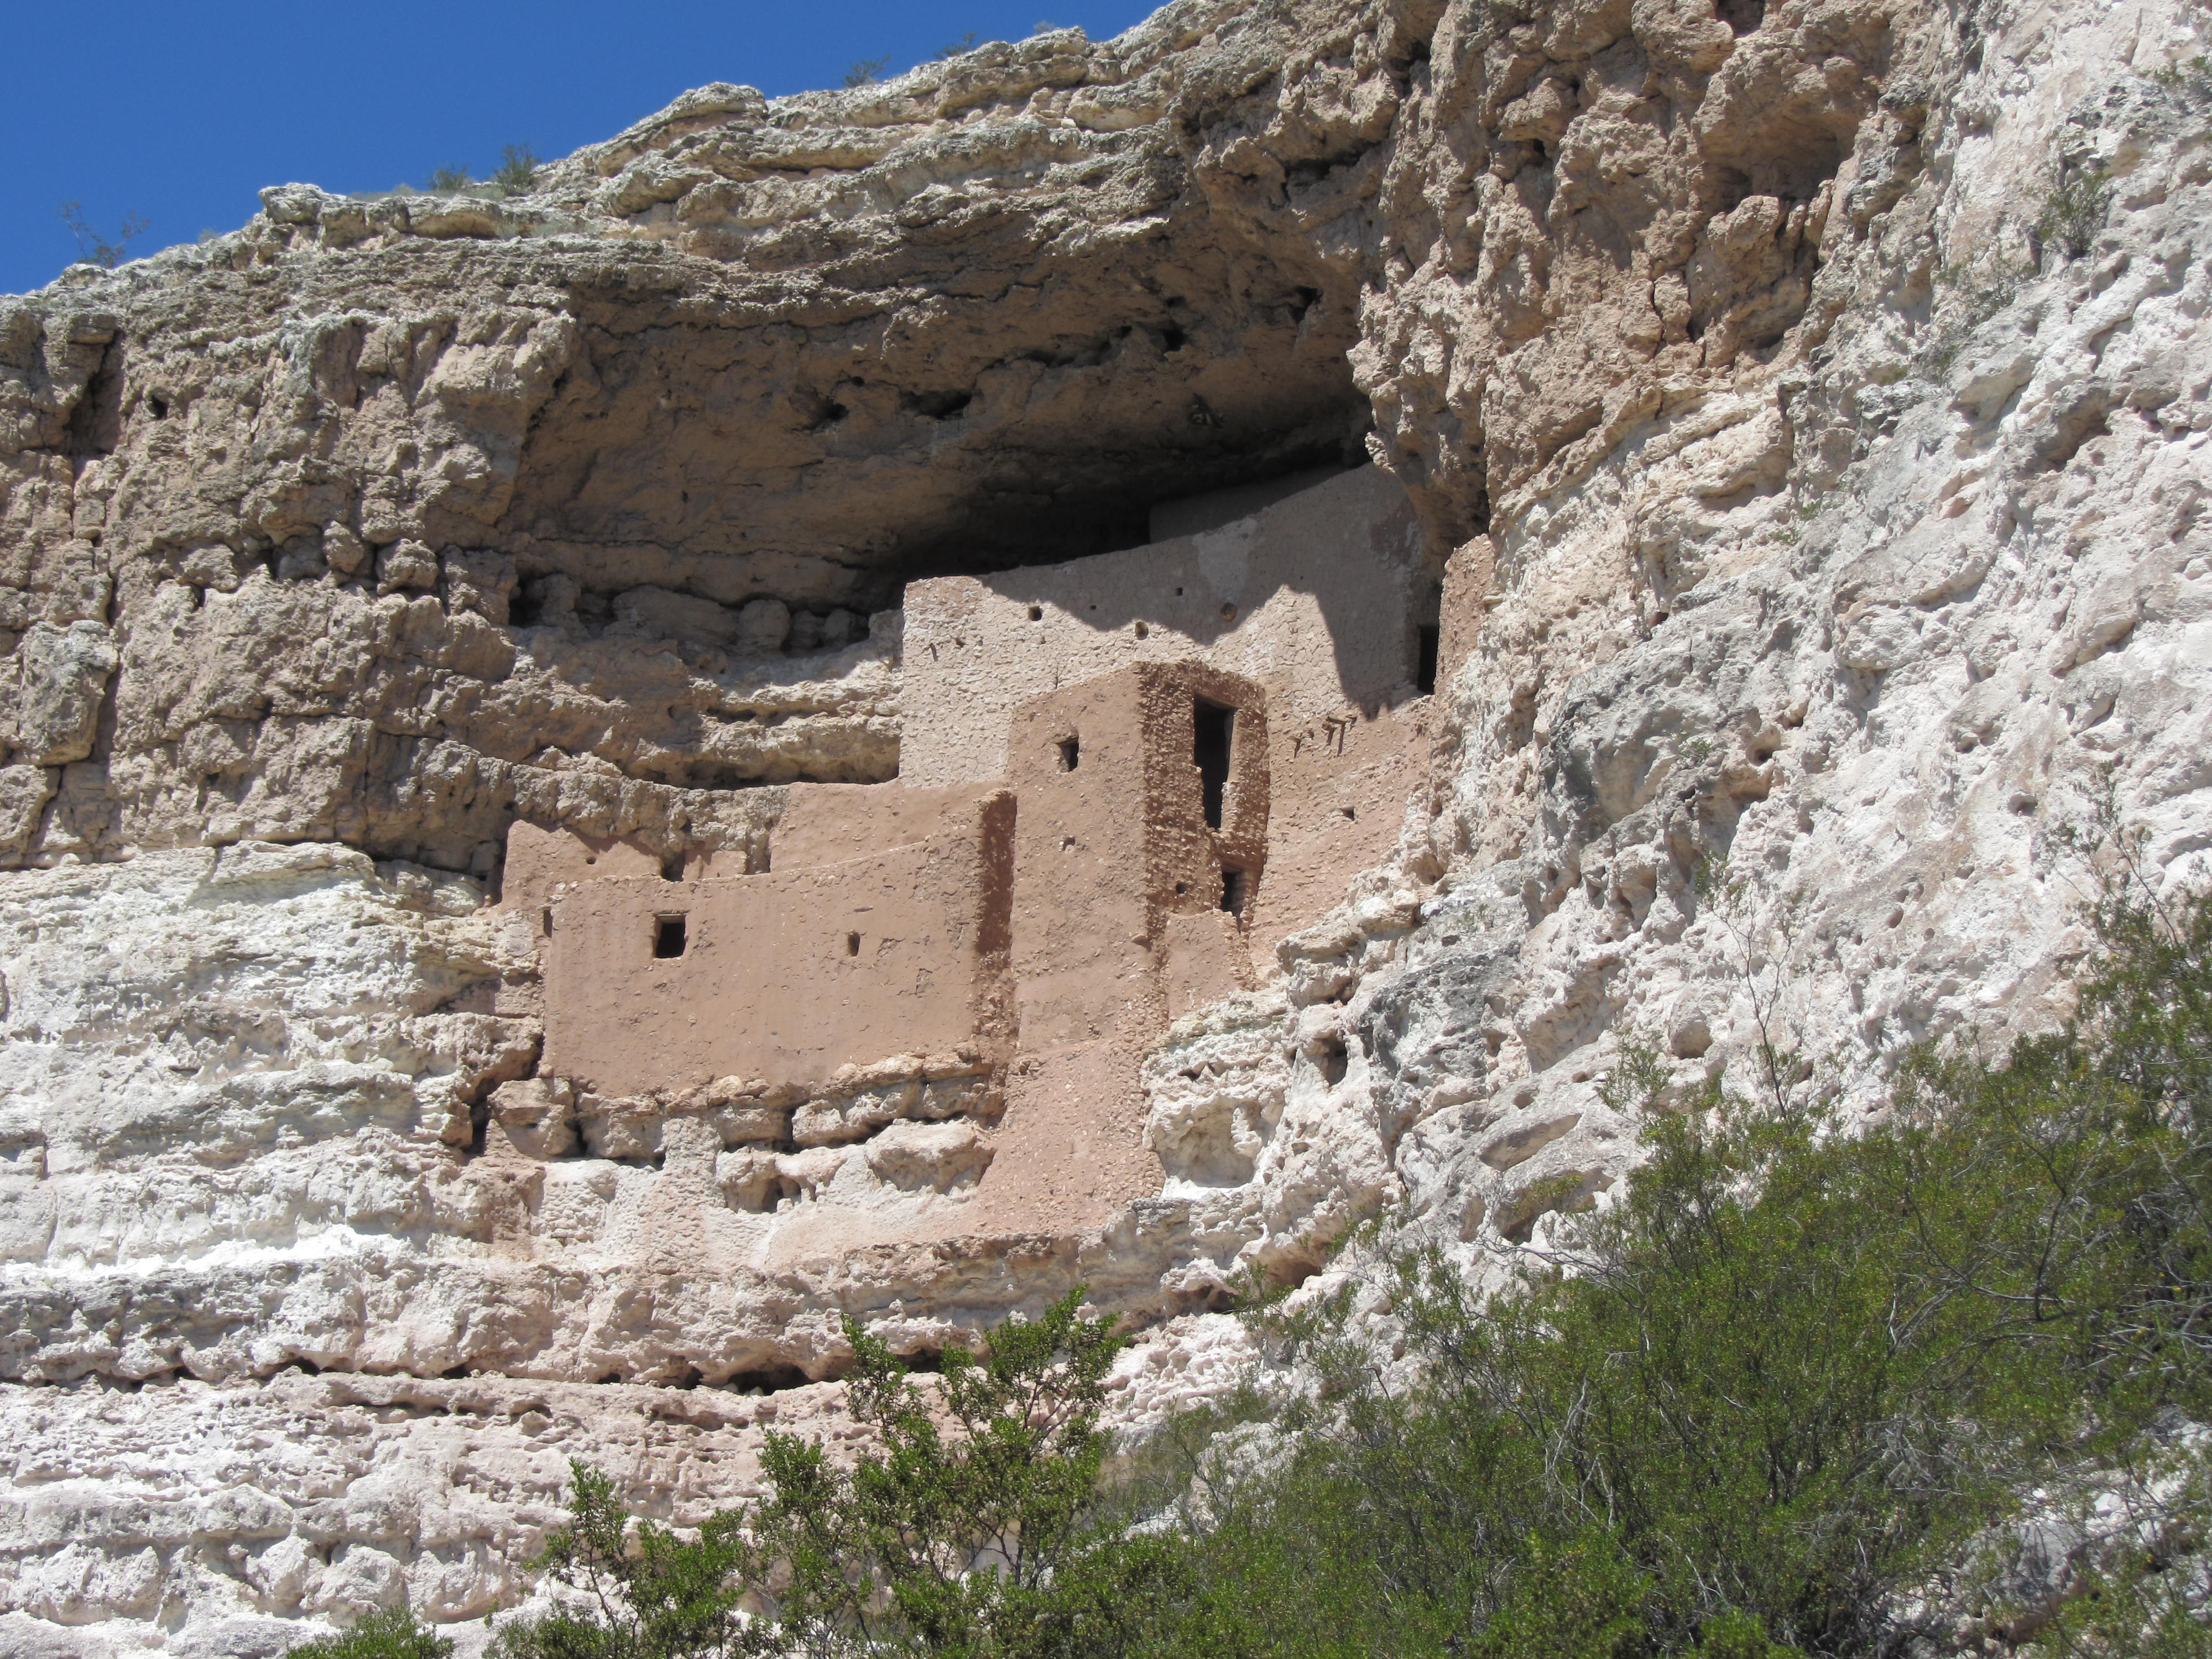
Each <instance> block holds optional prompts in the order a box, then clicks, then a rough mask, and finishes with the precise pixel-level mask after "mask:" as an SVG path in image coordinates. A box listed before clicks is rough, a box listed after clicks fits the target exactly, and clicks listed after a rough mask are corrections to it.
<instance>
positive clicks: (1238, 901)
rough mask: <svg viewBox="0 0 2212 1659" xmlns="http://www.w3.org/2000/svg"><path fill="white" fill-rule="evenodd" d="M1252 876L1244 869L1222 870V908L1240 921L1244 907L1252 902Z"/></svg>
mask: <svg viewBox="0 0 2212 1659" xmlns="http://www.w3.org/2000/svg"><path fill="white" fill-rule="evenodd" d="M1251 898H1252V878H1251V877H1250V876H1249V875H1248V874H1247V873H1245V872H1243V871H1242V870H1224V871H1223V872H1221V908H1223V909H1225V910H1226V911H1228V912H1229V914H1230V915H1232V916H1235V917H1237V919H1238V920H1239V921H1242V920H1243V915H1244V907H1245V905H1247V904H1248V903H1249V902H1251Z"/></svg>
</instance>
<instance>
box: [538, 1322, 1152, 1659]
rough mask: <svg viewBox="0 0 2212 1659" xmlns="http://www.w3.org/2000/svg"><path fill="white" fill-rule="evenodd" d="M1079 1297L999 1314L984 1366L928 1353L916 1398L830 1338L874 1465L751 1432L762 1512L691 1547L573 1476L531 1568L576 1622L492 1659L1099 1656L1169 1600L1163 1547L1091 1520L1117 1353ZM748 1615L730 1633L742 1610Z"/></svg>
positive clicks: (725, 1520)
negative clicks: (566, 1597)
mask: <svg viewBox="0 0 2212 1659" xmlns="http://www.w3.org/2000/svg"><path fill="white" fill-rule="evenodd" d="M1081 1297H1082V1291H1080V1290H1078V1291H1072V1292H1070V1293H1069V1294H1068V1295H1067V1296H1066V1297H1063V1298H1062V1299H1061V1300H1060V1301H1059V1302H1057V1303H1055V1304H1053V1306H1052V1307H1050V1308H1049V1309H1048V1310H1046V1311H1045V1313H1044V1315H1043V1316H1042V1318H1040V1319H1037V1320H1036V1321H1034V1322H1028V1321H1023V1320H1020V1319H1012V1320H1009V1321H1007V1322H1005V1323H1003V1324H1001V1325H1000V1326H998V1327H997V1328H995V1329H994V1330H993V1331H992V1332H991V1334H990V1336H989V1340H988V1342H987V1345H986V1346H985V1349H984V1352H983V1353H982V1354H981V1356H980V1357H978V1356H975V1355H971V1354H969V1352H966V1351H965V1350H964V1349H962V1348H959V1347H953V1348H949V1349H947V1350H946V1351H945V1357H944V1374H943V1386H942V1388H941V1389H940V1390H939V1391H937V1393H936V1395H935V1397H934V1398H933V1397H932V1396H931V1395H927V1394H924V1393H923V1392H922V1391H921V1389H919V1388H917V1387H916V1385H915V1383H914V1382H913V1381H912V1380H911V1378H909V1376H908V1374H907V1371H906V1368H905V1367H904V1366H903V1365H902V1364H901V1363H900V1362H899V1360H898V1359H897V1358H896V1357H894V1356H893V1355H892V1354H891V1352H890V1350H889V1349H888V1348H886V1347H885V1346H884V1345H883V1344H882V1343H881V1342H879V1341H878V1340H876V1339H874V1338H872V1337H871V1336H869V1335H868V1334H866V1332H865V1331H863V1330H861V1329H860V1328H859V1326H857V1325H856V1324H854V1322H851V1321H849V1320H848V1321H847V1322H846V1334H847V1335H848V1338H849V1340H851V1341H852V1344H853V1347H854V1370H853V1373H852V1376H851V1378H850V1395H849V1399H850V1403H851V1407H852V1410H853V1412H854V1415H855V1416H856V1417H857V1418H859V1419H860V1420H861V1421H863V1422H866V1423H868V1424H871V1425H873V1426H874V1428H875V1431H876V1435H877V1447H876V1449H874V1450H873V1451H872V1452H869V1453H867V1454H866V1455H863V1456H862V1457H861V1458H860V1461H859V1462H858V1465H857V1467H855V1468H852V1469H850V1470H847V1469H843V1468H839V1467H837V1466H836V1464H833V1463H832V1462H830V1461H829V1457H828V1456H827V1455H826V1454H825V1453H824V1451H823V1448H822V1447H821V1446H820V1445H819V1444H818V1443H813V1442H810V1441H806V1440H803V1439H801V1438H799V1437H798V1436H796V1435H791V1434H783V1433H771V1434H770V1435H769V1437H768V1442H767V1446H766V1449H765V1450H764V1452H763V1456H762V1468H763V1473H764V1474H766V1475H767V1477H768V1483H769V1495H768V1497H767V1498H764V1499H763V1501H761V1502H760V1503H758V1504H754V1505H751V1506H750V1507H748V1508H745V1509H740V1510H726V1511H723V1512H722V1513H720V1514H717V1515H715V1516H712V1517H711V1518H709V1519H708V1521H707V1522H706V1523H705V1524H704V1525H703V1526H702V1527H701V1528H700V1529H699V1533H698V1535H697V1536H696V1538H684V1537H682V1536H679V1535H678V1534H675V1533H673V1532H671V1531H670V1530H669V1529H667V1528H663V1527H659V1526H655V1525H653V1523H651V1522H636V1523H633V1522H631V1521H630V1519H629V1516H626V1515H625V1514H624V1513H623V1510H622V1508H621V1506H620V1504H618V1503H617V1501H616V1498H615V1495H614V1492H613V1488H612V1486H611V1483H610V1482H609V1481H608V1480H606V1479H605V1476H603V1475H601V1474H598V1473H596V1472H595V1471H593V1470H592V1469H591V1468H587V1467H586V1466H584V1465H583V1464H580V1463H579V1464H576V1465H574V1483H575V1484H574V1497H573V1500H572V1519H571V1521H570V1523H569V1525H568V1527H566V1528H563V1529H562V1531H560V1532H559V1533H557V1534H555V1536H554V1537H553V1539H552V1540H551V1541H550V1544H549V1546H548V1547H547V1550H546V1553H545V1554H544V1557H543V1558H541V1559H540V1562H539V1563H538V1565H543V1566H545V1567H549V1568H550V1569H551V1571H552V1572H553V1574H554V1576H555V1577H556V1578H558V1579H559V1580H560V1581H561V1582H562V1583H566V1584H568V1585H571V1586H574V1587H575V1588H577V1589H582V1590H584V1591H586V1593H587V1595H589V1597H590V1603H589V1605H588V1607H586V1609H585V1610H583V1611H580V1612H557V1613H549V1614H544V1615H541V1616H538V1617H535V1618H528V1619H520V1620H512V1621H510V1622H509V1623H507V1625H506V1626H503V1627H502V1628H501V1631H500V1632H499V1636H498V1638H497V1645H496V1648H495V1651H496V1653H498V1654H499V1655H500V1656H501V1659H648V1656H649V1659H704V1656H708V1655H713V1656H717V1659H720V1656H729V1655H738V1654H760V1655H769V1654H777V1655H781V1654H805V1655H810V1656H832V1655H848V1654H849V1655H859V1654H863V1653H866V1654H883V1653H899V1652H908V1653H927V1654H942V1655H960V1656H975V1659H981V1656H994V1659H1023V1656H1038V1659H1044V1656H1071V1659H1072V1656H1075V1655H1085V1656H1092V1655H1096V1656H1102V1659H1110V1656H1113V1655H1115V1654H1117V1653H1121V1652H1124V1651H1127V1650H1128V1649H1129V1647H1130V1644H1132V1643H1133V1640H1134V1639H1135V1638H1136V1637H1137V1635H1138V1633H1139V1628H1140V1625H1141V1620H1142V1616H1143V1613H1144V1610H1145V1609H1146V1607H1149V1606H1151V1605H1152V1604H1153V1603H1155V1602H1159V1601H1167V1600H1170V1599H1171V1597H1172V1593H1173V1592H1174V1591H1176V1589H1178V1588H1179V1587H1180V1581H1179V1580H1178V1579H1177V1577H1176V1570H1177V1567H1178V1565H1179V1563H1180V1560H1181V1557H1182V1552H1181V1551H1180V1550H1179V1549H1178V1548H1177V1547H1176V1546H1175V1545H1174V1544H1173V1543H1172V1542H1170V1541H1147V1540H1143V1539H1130V1538H1125V1537H1121V1536H1116V1535H1115V1534H1113V1533H1111V1532H1110V1531H1107V1530H1102V1529H1101V1528H1098V1527H1097V1526H1096V1525H1094V1524H1093V1521H1094V1510H1095V1508H1096V1505H1095V1503H1094V1497H1095V1494H1096V1492H1097V1486H1098V1473H1099V1468H1100V1464H1101V1462H1102V1460H1103V1455H1104V1452H1105V1443H1104V1440H1103V1437H1102V1436H1101V1435H1100V1433H1099V1432H1098V1429H1097V1417H1098V1410H1099V1407H1100V1406H1101V1404H1102V1403H1103V1400H1104V1389H1103V1379H1104V1376H1105V1374H1106V1370H1107V1368H1108V1367H1109V1365H1111V1364H1112V1363H1113V1358H1114V1355H1115V1353H1116V1352H1119V1350H1120V1349H1121V1346H1123V1341H1122V1339H1121V1338H1119V1337H1116V1336H1115V1335H1114V1334H1112V1326H1113V1322H1112V1321H1111V1320H1084V1319H1080V1318H1078V1317H1077V1316H1076V1309H1077V1307H1078V1306H1079V1303H1080V1301H1081ZM749 1605H750V1606H752V1607H757V1609H758V1610H759V1612H760V1613H761V1615H762V1616H761V1617H759V1618H757V1619H748V1618H747V1617H746V1615H745V1613H744V1611H742V1609H744V1608H745V1607H748V1606H749Z"/></svg>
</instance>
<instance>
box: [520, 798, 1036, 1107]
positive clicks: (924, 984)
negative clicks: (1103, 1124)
mask: <svg viewBox="0 0 2212 1659" xmlns="http://www.w3.org/2000/svg"><path fill="white" fill-rule="evenodd" d="M967 805H968V808H969V811H968V813H967V815H966V816H967V817H968V822H967V823H965V824H963V825H962V826H961V827H960V828H959V829H954V830H949V831H945V832H940V833H939V834H938V835H935V836H930V837H928V838H927V839H926V840H922V841H918V842H910V843H908V845H905V846H903V847H894V848H888V849H886V850H884V851H881V852H877V853H874V854H871V855H869V856H866V857H864V858H857V859H851V860H846V861H844V862H842V863H840V864H836V865H834V866H823V867H817V868H813V869H799V870H796V871H775V872H768V873H764V874H762V875H757V876H743V877H735V878H711V879H708V880H705V881H700V882H684V883H671V882H668V881H665V880H664V879H662V878H660V877H659V875H658V874H655V875H653V876H647V877H643V878H637V877H631V878H619V879H613V880H604V881H593V882H586V883H583V884H579V885H577V886H575V887H573V888H571V889H568V890H567V891H566V892H565V893H564V894H563V895H562V896H560V897H559V898H558V899H557V900H556V902H554V903H553V904H552V906H551V907H550V910H551V923H552V927H551V937H550V941H549V945H548V950H547V962H548V969H547V996H546V1004H547V1016H546V1030H545V1058H544V1071H545V1072H546V1073H550V1074H552V1075H555V1076H558V1077H561V1078H563V1079H572V1080H574V1082H576V1083H578V1084H580V1085H584V1086H585V1087H587V1088H590V1089H592V1090H596V1091H603V1092H605V1093H607V1094H612V1095H632V1094H637V1093H642V1092H647V1091H678V1090H683V1089H687V1088H690V1087H694V1086H696V1085H699V1084H701V1083H704V1082H707V1081H709V1080H711V1079H715V1078H720V1077H738V1078H748V1079H750V1078H767V1079H773V1080H775V1081H777V1082H802V1083H826V1082H827V1081H828V1080H829V1078H830V1076H831V1074H832V1073H835V1072H836V1070H837V1068H838V1067H839V1066H846V1065H853V1064H861V1063H866V1062H868V1061H872V1060H880V1059H882V1058H883V1057H884V1056H885V1055H888V1054H903V1053H920V1052H922V1051H925V1050H929V1051H943V1050H948V1049H951V1048H957V1047H959V1046H961V1045H963V1044H965V1043H967V1042H970V1041H972V1040H973V1038H974V1036H975V1033H976V1032H977V1030H979V1029H980V1028H981V1027H983V1026H984V1025H986V1024H988V1023H989V1019H990V1014H989V1002H990V998H991V993H992V987H993V985H994V982H995V981H996V978H997V976H998V975H999V974H1000V972H1002V971H1003V960H1004V959H1003V955H1002V954H1001V952H1002V951H1003V943H1002V941H1003V939H1004V936H1005V926H1006V924H1005V915H1006V902H1007V884H1006V857H1007V853H1008V850H1009V848H1008V836H1009V831H1010V829H1011V821H1012V801H1011V800H1010V799H1008V798H1007V797H1006V796H1005V795H1004V794H1002V793H994V794H980V793H979V795H978V796H977V797H975V798H974V799H971V800H970V801H969V803H968V804H967ZM664 918H668V919H676V918H680V919H681V921H682V926H683V929H684V937H683V944H682V954H681V955H679V956H675V957H669V958H661V957H656V956H655V955H654V949H655V939H656V932H657V929H658V927H659V923H660V921H662V919H664Z"/></svg>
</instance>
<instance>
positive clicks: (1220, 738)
mask: <svg viewBox="0 0 2212 1659" xmlns="http://www.w3.org/2000/svg"><path fill="white" fill-rule="evenodd" d="M1197 701H1198V707H1197V708H1196V710H1195V716H1196V717H1195V720H1194V726H1195V727H1196V733H1195V738H1194V743H1193V744H1192V754H1191V758H1192V759H1193V760H1194V761H1195V762H1197V763H1198V780H1199V788H1200V793H1202V794H1203V795H1204V797H1205V802H1206V828H1207V829H1219V828H1221V798H1222V796H1223V794H1224V793H1226V791H1227V789H1228V787H1229V756H1230V751H1231V750H1232V749H1233V748H1234V747H1235V746H1236V742H1237V711H1236V710H1235V709H1233V708H1223V707H1222V706H1221V705H1220V704H1219V703H1218V702H1207V701H1206V699H1205V698H1204V697H1200V698H1199V699H1198V700H1197Z"/></svg>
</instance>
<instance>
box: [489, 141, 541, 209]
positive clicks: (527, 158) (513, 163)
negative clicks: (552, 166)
mask: <svg viewBox="0 0 2212 1659" xmlns="http://www.w3.org/2000/svg"><path fill="white" fill-rule="evenodd" d="M544 165H545V163H544V161H543V160H542V159H541V158H540V157H539V155H538V152H537V151H535V150H533V149H531V148H530V146H529V145H527V144H508V145H507V146H506V147H505V148H504V149H501V151H500V161H499V167H498V168H497V170H495V172H494V173H492V175H491V182H492V183H493V184H494V185H497V186H498V187H499V190H500V191H501V194H502V195H507V196H525V195H527V194H528V193H529V191H530V185H531V181H532V179H536V178H537V176H538V168H540V167H544Z"/></svg>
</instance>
